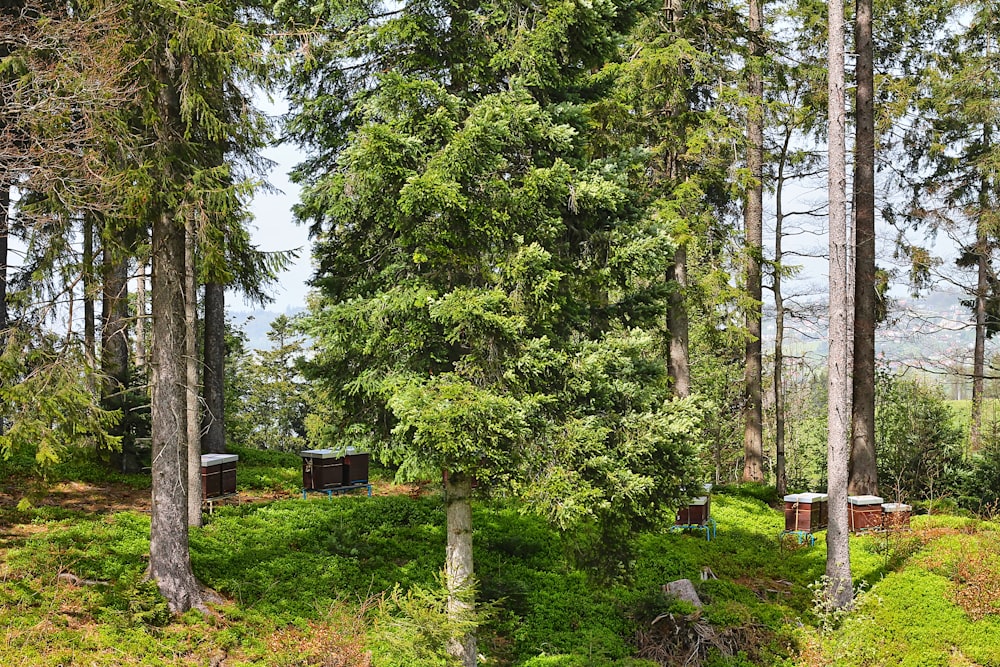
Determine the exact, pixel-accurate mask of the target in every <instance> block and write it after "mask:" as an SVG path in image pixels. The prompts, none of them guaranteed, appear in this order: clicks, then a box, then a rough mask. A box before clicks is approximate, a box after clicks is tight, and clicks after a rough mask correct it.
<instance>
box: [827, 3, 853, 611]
mask: <svg viewBox="0 0 1000 667" xmlns="http://www.w3.org/2000/svg"><path fill="white" fill-rule="evenodd" d="M828 7H829V65H828V71H829V81H828V85H829V101H828V104H829V110H828V113H829V132H828V137H829V145H830V148H829V162H830V164H829V199H830V310H829V313H830V334H829V336H830V352H829V359H828V364H829V398H828V407H827V420H828V431H827V476H828V478H827V480H828V481H827V484H828V489H827V492H828V495H829V504H830V509H829V527H828V528H827V532H826V548H827V552H826V553H827V555H826V574H827V577H829V589H828V590H827V596H828V598H829V600H830V602H831V603H832V604H833V605H835V606H836V607H838V608H844V607H847V606H849V605H850V604H851V601H852V599H853V594H854V591H853V585H852V582H851V555H850V550H849V548H848V519H847V478H848V465H849V463H850V453H851V441H850V422H851V356H850V355H851V347H850V340H849V337H850V330H851V326H850V315H851V313H850V308H849V302H850V296H849V294H848V278H849V276H848V259H847V258H848V247H847V246H848V242H847V167H846V155H845V153H846V150H845V143H846V142H845V138H846V131H845V125H846V113H845V108H844V6H843V3H842V2H841V1H840V0H832V1H831V2H830V3H829V4H828Z"/></svg>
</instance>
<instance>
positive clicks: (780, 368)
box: [773, 132, 791, 498]
mask: <svg viewBox="0 0 1000 667" xmlns="http://www.w3.org/2000/svg"><path fill="white" fill-rule="evenodd" d="M790 143H791V132H786V133H785V137H784V142H783V144H782V147H781V155H780V156H779V158H778V173H777V177H776V179H775V193H774V285H773V288H774V371H773V375H774V465H775V468H774V478H775V479H774V486H775V490H776V491H777V494H778V497H779V498H780V497H782V496H784V495H785V493H787V492H788V474H787V472H786V469H785V468H786V466H785V385H784V370H785V356H784V355H785V299H784V296H783V295H782V293H781V263H782V260H783V259H784V254H783V253H784V248H783V244H782V236H783V235H784V224H785V210H784V203H783V202H782V197H783V196H784V189H785V163H786V160H787V156H788V149H789V144H790Z"/></svg>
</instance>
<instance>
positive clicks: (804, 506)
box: [784, 493, 826, 533]
mask: <svg viewBox="0 0 1000 667" xmlns="http://www.w3.org/2000/svg"><path fill="white" fill-rule="evenodd" d="M784 500H785V530H798V531H804V532H807V533H811V532H812V531H814V530H818V529H819V528H821V527H822V526H823V525H824V524H823V522H822V519H823V516H822V511H823V509H824V508H825V500H826V494H823V493H793V494H790V495H787V496H785V497H784Z"/></svg>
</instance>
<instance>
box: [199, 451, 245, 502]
mask: <svg viewBox="0 0 1000 667" xmlns="http://www.w3.org/2000/svg"><path fill="white" fill-rule="evenodd" d="M239 458H240V457H239V456H237V455H236V454H202V455H201V497H202V498H218V497H219V496H226V495H229V494H232V493H236V462H237V461H238V460H239Z"/></svg>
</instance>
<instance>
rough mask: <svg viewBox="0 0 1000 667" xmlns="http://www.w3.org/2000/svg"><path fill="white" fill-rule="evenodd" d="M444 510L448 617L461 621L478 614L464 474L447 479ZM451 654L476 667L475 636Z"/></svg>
mask: <svg viewBox="0 0 1000 667" xmlns="http://www.w3.org/2000/svg"><path fill="white" fill-rule="evenodd" d="M444 491H445V507H446V520H447V525H448V546H447V553H446V556H445V566H444V574H445V581H446V583H447V587H448V616H449V618H451V619H454V620H457V621H461V620H467V619H469V618H471V616H472V614H473V613H474V610H475V585H474V584H475V581H474V579H473V566H472V502H471V494H472V478H471V477H470V476H469V475H467V474H465V473H451V474H448V475H446V476H445V488H444ZM448 653H450V654H451V655H453V656H455V657H456V658H458V659H460V660H461V661H462V665H463V667H475V664H476V636H475V635H474V634H472V633H471V632H470V633H468V634H466V635H465V636H464V637H462V638H461V639H460V640H454V641H452V642H451V643H450V644H449V646H448Z"/></svg>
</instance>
